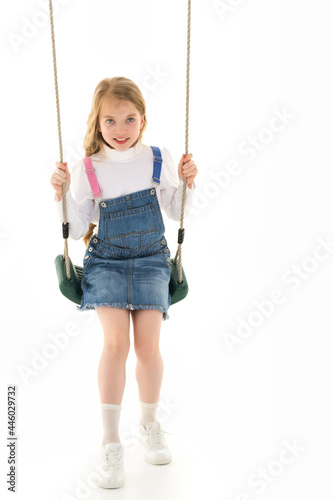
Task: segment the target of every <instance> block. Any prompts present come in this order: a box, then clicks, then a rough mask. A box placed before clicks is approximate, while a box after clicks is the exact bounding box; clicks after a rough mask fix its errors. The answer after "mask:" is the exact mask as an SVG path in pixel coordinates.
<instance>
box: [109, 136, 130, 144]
mask: <svg viewBox="0 0 333 500" xmlns="http://www.w3.org/2000/svg"><path fill="white" fill-rule="evenodd" d="M113 140H114V141H115V142H116V143H117V144H125V142H127V141H128V140H129V137H127V138H126V139H116V138H114V139H113Z"/></svg>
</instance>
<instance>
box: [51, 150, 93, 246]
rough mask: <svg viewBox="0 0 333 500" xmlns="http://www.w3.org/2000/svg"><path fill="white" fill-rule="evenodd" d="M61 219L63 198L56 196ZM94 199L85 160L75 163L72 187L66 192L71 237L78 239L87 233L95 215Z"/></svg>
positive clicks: (72, 172)
mask: <svg viewBox="0 0 333 500" xmlns="http://www.w3.org/2000/svg"><path fill="white" fill-rule="evenodd" d="M54 199H55V202H56V205H57V209H58V214H59V218H60V220H61V221H62V222H63V213H62V199H61V200H60V201H57V197H56V195H55V197H54ZM94 207H95V204H94V199H93V196H92V193H91V192H90V189H89V186H88V179H87V176H86V173H85V170H84V163H83V160H79V161H77V162H76V163H75V165H74V166H73V168H72V171H71V183H70V189H69V190H68V191H67V193H66V208H67V221H68V223H69V237H70V238H72V239H74V240H78V239H80V238H82V236H84V235H85V234H86V232H87V231H88V228H89V224H90V222H92V220H93V217H94Z"/></svg>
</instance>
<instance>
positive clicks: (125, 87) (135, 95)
mask: <svg viewBox="0 0 333 500" xmlns="http://www.w3.org/2000/svg"><path fill="white" fill-rule="evenodd" d="M108 97H114V98H117V99H122V100H124V101H129V102H131V103H132V104H134V106H135V107H136V109H137V110H138V112H139V113H140V115H141V116H143V115H144V122H143V126H142V127H141V130H140V134H139V137H138V139H137V141H136V142H135V143H134V145H135V144H136V143H137V142H138V141H140V140H141V138H142V135H143V132H144V131H145V129H146V127H147V118H146V103H145V100H144V98H143V95H142V92H141V90H140V89H139V87H138V86H137V85H136V84H135V83H134V82H133V81H132V80H130V79H129V78H125V77H123V76H115V77H113V78H104V79H103V80H101V81H100V82H99V83H98V85H97V87H96V88H95V91H94V95H93V100H92V105H91V111H90V113H89V116H88V120H87V133H86V135H85V138H84V140H83V147H84V152H85V156H92V155H93V154H96V153H98V152H100V151H102V150H103V144H107V143H106V142H105V140H104V139H103V136H102V134H101V132H100V131H99V120H100V113H101V108H102V104H103V102H104V98H108ZM108 147H111V146H109V145H108ZM112 149H114V148H112ZM95 227H96V224H93V223H90V224H89V229H88V232H87V233H86V234H85V235H84V236H83V241H84V243H85V245H86V246H88V243H89V240H90V238H91V237H92V235H93V232H94V228H95Z"/></svg>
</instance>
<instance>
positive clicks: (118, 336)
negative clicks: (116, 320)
mask: <svg viewBox="0 0 333 500" xmlns="http://www.w3.org/2000/svg"><path fill="white" fill-rule="evenodd" d="M129 349H130V340H129V336H128V335H127V334H126V332H125V331H122V332H121V331H120V332H109V333H106V334H104V350H106V351H107V353H108V354H110V355H116V356H121V357H127V356H128V353H129Z"/></svg>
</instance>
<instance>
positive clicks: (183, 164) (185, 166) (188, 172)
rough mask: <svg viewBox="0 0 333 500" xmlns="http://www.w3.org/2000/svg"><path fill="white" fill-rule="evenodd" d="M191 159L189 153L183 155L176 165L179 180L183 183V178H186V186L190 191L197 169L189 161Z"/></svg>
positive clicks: (191, 161)
mask: <svg viewBox="0 0 333 500" xmlns="http://www.w3.org/2000/svg"><path fill="white" fill-rule="evenodd" d="M192 157H193V155H192V154H191V153H189V154H188V155H187V156H185V155H183V156H182V158H181V160H180V162H179V165H178V175H179V178H180V179H181V180H182V181H183V180H184V177H186V182H187V186H188V187H189V188H190V189H192V187H193V181H194V178H195V176H196V175H197V173H198V168H197V166H196V165H195V163H194V161H193V160H192V159H191V158H192Z"/></svg>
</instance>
